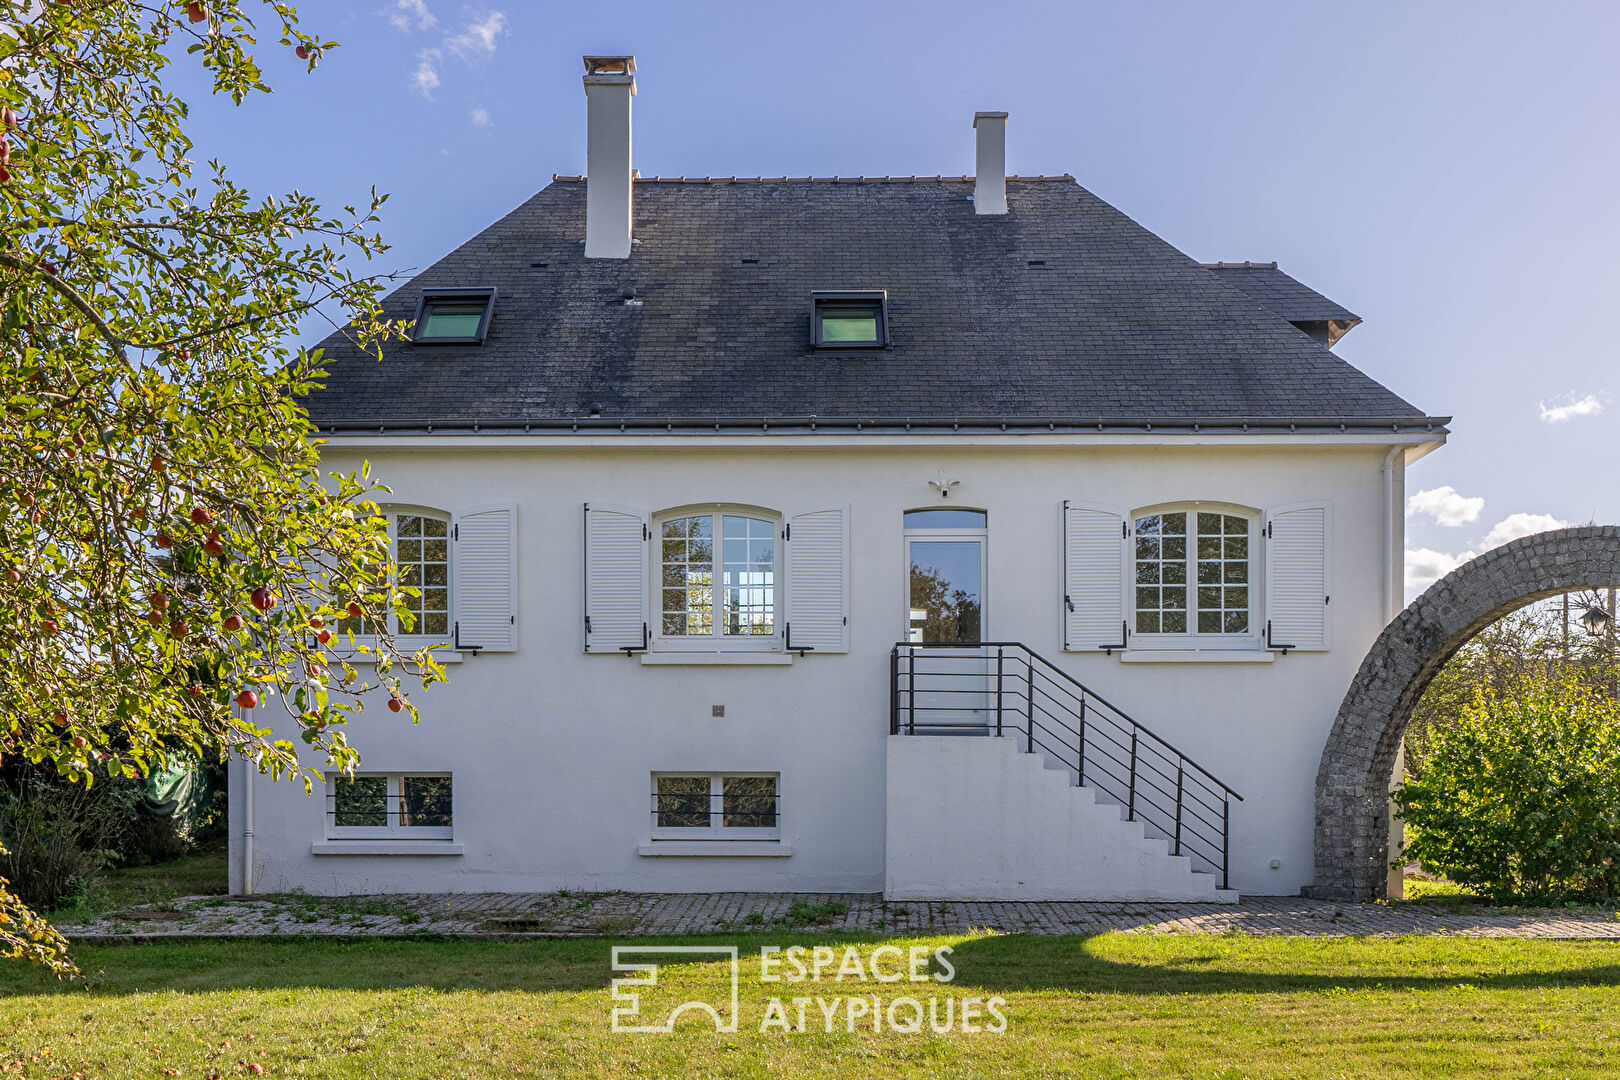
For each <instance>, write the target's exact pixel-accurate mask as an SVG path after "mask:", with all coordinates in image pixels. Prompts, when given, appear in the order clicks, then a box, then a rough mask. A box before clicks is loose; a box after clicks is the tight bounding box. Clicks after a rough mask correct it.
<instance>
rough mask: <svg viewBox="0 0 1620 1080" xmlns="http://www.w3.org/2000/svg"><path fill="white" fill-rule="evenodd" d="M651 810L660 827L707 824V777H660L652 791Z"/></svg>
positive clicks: (704, 826) (684, 826)
mask: <svg viewBox="0 0 1620 1080" xmlns="http://www.w3.org/2000/svg"><path fill="white" fill-rule="evenodd" d="M653 810H654V811H655V813H656V816H657V820H658V827H659V828H660V829H707V828H708V827H709V778H708V777H707V776H660V777H658V778H657V781H656V786H655V787H654V794H653Z"/></svg>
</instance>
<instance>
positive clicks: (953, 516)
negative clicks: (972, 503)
mask: <svg viewBox="0 0 1620 1080" xmlns="http://www.w3.org/2000/svg"><path fill="white" fill-rule="evenodd" d="M985 518H986V515H985V512H984V511H983V510H907V511H906V516H905V525H906V528H908V529H982V528H984V527H985Z"/></svg>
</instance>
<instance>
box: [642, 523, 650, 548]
mask: <svg viewBox="0 0 1620 1080" xmlns="http://www.w3.org/2000/svg"><path fill="white" fill-rule="evenodd" d="M651 539H652V531H651V530H649V529H648V528H647V523H646V522H645V521H643V522H642V523H641V542H642V543H644V544H645V543H646V542H647V541H648V540H651Z"/></svg>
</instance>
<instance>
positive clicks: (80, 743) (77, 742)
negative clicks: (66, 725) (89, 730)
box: [73, 735, 90, 750]
mask: <svg viewBox="0 0 1620 1080" xmlns="http://www.w3.org/2000/svg"><path fill="white" fill-rule="evenodd" d="M73 745H74V746H77V747H78V748H79V749H80V750H83V749H84V748H85V747H87V746H89V745H90V740H89V739H87V738H85V737H84V736H83V735H75V736H73Z"/></svg>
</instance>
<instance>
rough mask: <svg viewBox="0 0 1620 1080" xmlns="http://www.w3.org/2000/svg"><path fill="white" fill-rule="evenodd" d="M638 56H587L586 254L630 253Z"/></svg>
mask: <svg viewBox="0 0 1620 1080" xmlns="http://www.w3.org/2000/svg"><path fill="white" fill-rule="evenodd" d="M635 96H636V58H635V57H633V56H587V57H585V257H586V258H587V259H628V258H629V257H630V220H631V188H630V180H631V174H630V99H631V98H633V97H635Z"/></svg>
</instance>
